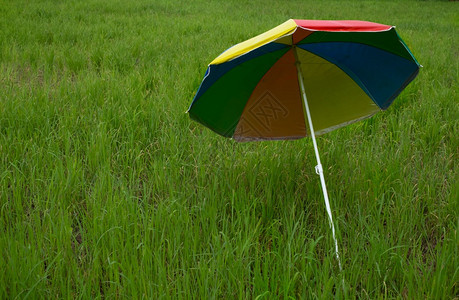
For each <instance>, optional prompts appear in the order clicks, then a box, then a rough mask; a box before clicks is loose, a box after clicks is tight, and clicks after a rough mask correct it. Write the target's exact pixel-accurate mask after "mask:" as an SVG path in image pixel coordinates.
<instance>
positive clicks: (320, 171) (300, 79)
mask: <svg viewBox="0 0 459 300" xmlns="http://www.w3.org/2000/svg"><path fill="white" fill-rule="evenodd" d="M293 47H294V52H295V60H296V69H297V71H298V82H299V84H300V88H301V95H302V97H303V101H304V107H305V109H306V115H307V117H308V122H309V129H310V131H311V138H312V143H313V145H314V151H315V153H316V159H317V166H316V173H317V174H318V175H319V176H320V183H321V185H322V192H323V194H324V199H325V207H326V209H327V213H328V220H329V221H330V227H331V230H332V235H333V240H334V241H335V255H336V259H337V260H338V266H339V270H340V271H342V270H343V269H342V266H341V260H340V258H339V252H338V241H337V240H336V237H335V225H334V223H333V217H332V212H331V208H330V202H329V201H328V192H327V186H326V185H325V178H324V171H323V168H322V164H321V163H320V156H319V149H318V148H317V142H316V136H315V133H314V127H313V125H312V119H311V113H310V111H309V105H308V99H307V97H306V92H305V89H304V83H303V74H302V73H301V68H300V62H299V60H298V55H297V50H296V47H295V46H293Z"/></svg>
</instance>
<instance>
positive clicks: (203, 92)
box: [188, 19, 420, 268]
mask: <svg viewBox="0 0 459 300" xmlns="http://www.w3.org/2000/svg"><path fill="white" fill-rule="evenodd" d="M419 68H420V65H419V63H418V62H417V61H416V59H415V58H414V56H413V55H412V53H411V52H410V50H409V49H408V47H407V46H406V44H405V43H404V42H403V40H402V39H401V38H400V36H399V35H398V34H397V32H396V30H395V27H394V26H389V25H383V24H378V23H372V22H366V21H323V20H321V21H318V20H293V19H291V20H288V21H287V22H285V23H283V24H281V25H279V26H277V27H275V28H273V29H271V30H269V31H267V32H265V33H263V34H260V35H258V36H256V37H254V38H252V39H249V40H247V41H244V42H242V43H239V44H237V45H235V46H233V47H231V48H229V49H227V50H226V51H224V52H223V53H222V54H220V55H219V56H218V57H217V58H215V59H214V60H213V61H212V62H211V63H210V64H209V66H208V68H207V71H206V74H205V76H204V79H203V81H202V83H201V85H200V87H199V89H198V91H197V93H196V95H195V97H194V99H193V102H192V103H191V105H190V107H189V109H188V113H189V115H190V117H191V118H192V119H193V120H195V121H197V122H199V123H201V124H203V125H204V126H206V127H208V128H210V129H212V130H213V131H215V132H216V133H218V134H220V135H222V136H225V137H231V138H233V139H235V140H236V141H240V142H242V141H260V140H286V139H298V138H302V137H305V136H311V138H312V140H313V145H314V149H315V154H316V159H317V166H316V172H317V174H318V175H320V180H321V184H322V190H323V194H324V199H325V204H326V209H327V213H328V217H329V220H330V225H331V228H332V232H333V238H334V240H335V252H336V256H337V258H338V262H340V261H339V255H338V245H337V242H336V239H335V234H334V225H333V218H332V214H331V210H330V205H329V200H328V194H327V190H326V185H325V179H324V176H323V168H322V165H321V162H320V157H319V151H318V148H317V143H316V139H315V136H316V135H321V134H324V133H327V132H329V131H331V130H334V129H337V128H339V127H342V126H345V125H348V124H351V123H353V122H356V121H359V120H362V119H365V118H368V117H370V116H372V115H373V114H375V113H376V112H378V111H381V110H385V109H387V108H388V107H389V106H390V105H391V103H392V102H393V101H394V99H395V98H396V97H397V96H398V95H399V94H400V92H401V91H402V90H403V89H404V88H405V87H406V86H407V85H408V84H409V83H410V82H411V81H412V80H413V79H414V78H415V77H416V75H417V74H418V72H419ZM340 268H341V263H340Z"/></svg>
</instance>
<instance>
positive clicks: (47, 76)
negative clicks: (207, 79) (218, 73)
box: [0, 0, 459, 299]
mask: <svg viewBox="0 0 459 300" xmlns="http://www.w3.org/2000/svg"><path fill="white" fill-rule="evenodd" d="M0 3H1V5H0V270H1V272H0V298H1V299H37V298H72V299H73V298H77V299H97V298H106V299H113V298H135V299H137V298H147V299H277V298H282V299H330V298H337V299H344V298H351V299H352V298H363V299H394V298H396V299H458V297H459V296H458V295H459V259H458V257H459V254H458V248H459V237H458V231H457V230H458V225H459V218H458V216H459V205H458V203H459V201H458V199H459V174H458V158H459V157H458V154H459V138H458V136H459V134H458V133H459V124H458V119H459V101H458V100H459V97H458V90H459V89H458V77H459V68H458V63H459V45H458V39H457V36H458V29H459V3H457V2H450V1H409V0H407V1H376V0H369V1H324V2H315V1H282V2H278V1H273V0H265V1H259V0H254V1H235V0H234V1H200V0H196V1H178V0H174V1H172V0H150V1H147V0H138V1H118V0H114V1H100V0H88V1H77V0H74V1H35V0H34V1H23V0H18V1H1V2H0ZM290 18H297V19H324V20H326V19H338V20H339V19H359V20H367V21H373V22H379V23H383V24H390V25H396V26H397V31H398V33H399V34H400V35H401V36H402V38H403V39H404V41H405V42H406V43H407V45H408V46H409V47H410V49H411V50H412V52H413V54H414V56H415V57H416V58H417V60H418V61H419V62H420V63H421V64H422V65H423V68H422V69H421V71H420V74H419V76H418V77H417V78H416V79H415V80H414V81H413V82H412V83H411V84H410V85H409V86H408V87H407V88H406V90H405V91H404V92H403V93H402V94H401V95H400V96H399V97H398V98H397V99H396V100H395V102H394V104H393V105H392V106H391V107H390V108H389V109H388V110H387V111H385V112H383V113H379V114H377V115H375V116H374V117H372V118H370V119H367V120H364V121H362V122H359V123H356V124H353V125H350V126H348V127H345V128H342V129H339V130H336V131H333V132H331V133H329V134H326V135H324V136H321V137H319V138H318V145H319V148H320V150H321V159H322V164H323V165H324V172H325V178H326V181H327V186H328V192H329V196H330V202H331V209H332V211H333V217H334V221H335V226H336V230H337V238H338V243H339V247H340V251H341V257H342V258H341V259H342V262H343V271H342V272H340V271H339V268H338V265H337V261H336V259H335V257H334V244H333V240H332V237H331V232H330V229H329V224H328V219H327V215H326V211H325V205H324V202H323V198H322V191H321V187H320V182H319V178H318V176H317V175H316V174H315V170H314V166H315V164H316V162H315V157H314V149H313V146H312V142H311V140H310V139H301V140H298V141H277V142H259V143H236V142H235V141H233V140H231V139H225V138H223V137H220V136H217V135H216V134H214V133H213V132H211V131H210V130H208V129H207V128H204V127H203V126H201V125H200V124H198V123H196V122H193V121H191V120H190V119H189V117H188V115H187V114H185V111H186V110H187V108H188V106H189V105H190V103H191V101H192V99H193V96H194V94H195V93H196V91H197V89H198V87H199V84H200V82H201V80H202V77H203V75H204V72H205V70H206V67H207V64H208V63H209V62H210V61H211V60H212V59H213V58H215V57H216V56H217V55H218V54H220V53H221V52H222V51H224V50H225V49H227V48H228V47H230V46H232V45H233V44H235V43H238V42H241V41H243V40H246V39H248V38H250V37H252V36H255V35H257V34H260V33H262V32H264V31H266V30H268V29H270V28H272V27H274V26H276V25H278V24H281V23H283V22H284V21H286V20H288V19H290Z"/></svg>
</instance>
